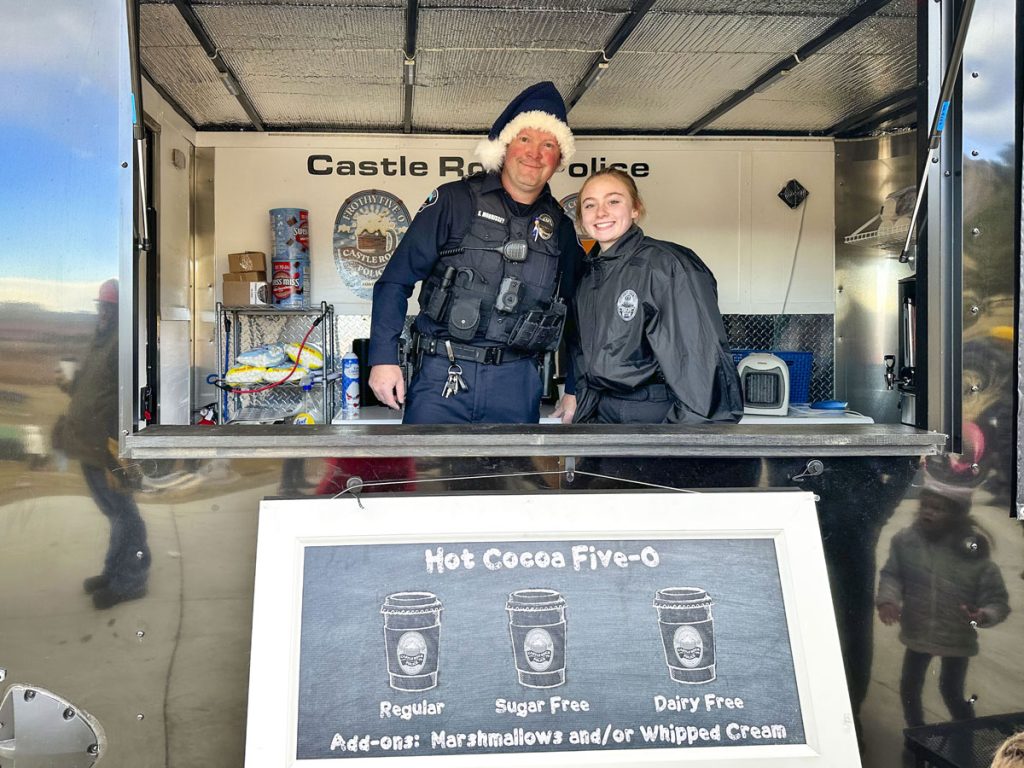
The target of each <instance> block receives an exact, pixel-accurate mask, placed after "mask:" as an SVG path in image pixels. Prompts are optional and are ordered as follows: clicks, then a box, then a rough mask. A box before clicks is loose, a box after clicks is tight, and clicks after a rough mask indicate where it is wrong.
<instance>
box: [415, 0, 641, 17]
mask: <svg viewBox="0 0 1024 768" xmlns="http://www.w3.org/2000/svg"><path fill="white" fill-rule="evenodd" d="M419 5H420V10H421V11H422V10H424V9H432V10H442V9H443V10H446V11H450V12H453V13H455V12H458V11H460V10H468V9H476V10H482V9H491V10H496V9H497V10H507V11H529V12H531V13H549V12H552V11H554V12H563V11H573V12H577V11H579V12H590V11H607V12H610V13H620V14H626V13H629V12H630V11H631V10H632V9H633V3H632V2H631V0H545V1H544V3H543V4H540V3H538V2H536V0H459V2H458V3H457V4H456V3H452V2H451V0H422V1H421V2H420V4H419Z"/></svg>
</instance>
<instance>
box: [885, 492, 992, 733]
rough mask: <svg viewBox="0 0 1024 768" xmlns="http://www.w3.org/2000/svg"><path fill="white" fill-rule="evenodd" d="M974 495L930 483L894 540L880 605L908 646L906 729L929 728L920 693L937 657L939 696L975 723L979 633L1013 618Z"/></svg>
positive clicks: (903, 680)
mask: <svg viewBox="0 0 1024 768" xmlns="http://www.w3.org/2000/svg"><path fill="white" fill-rule="evenodd" d="M970 508H971V491H970V489H967V488H961V487H956V486H951V485H946V484H942V483H939V482H937V481H929V482H927V483H926V485H925V486H924V488H923V489H922V491H921V496H920V507H919V508H918V511H917V517H916V519H915V521H914V523H913V524H912V525H910V526H908V527H906V528H904V529H903V530H901V531H899V532H898V533H897V534H896V535H895V536H893V538H892V543H891V545H890V551H889V559H888V561H887V562H886V563H885V566H884V567H883V568H882V571H881V575H880V578H879V583H878V597H877V598H876V600H875V606H876V607H877V609H878V616H879V618H880V619H881V621H882V623H883V624H887V625H890V624H895V623H896V622H897V621H898V622H899V624H900V641H901V642H902V643H903V644H904V645H905V646H906V652H905V654H904V656H903V670H902V673H901V675H900V699H901V700H902V702H903V715H904V718H905V720H906V723H907V726H908V727H913V726H916V725H922V724H923V723H924V711H923V708H922V704H921V692H922V690H923V688H924V681H925V674H926V672H927V670H928V665H929V664H930V663H931V660H932V657H933V656H938V657H940V658H941V659H942V662H941V664H942V666H941V670H940V672H939V691H940V693H941V694H942V699H943V701H944V702H945V703H946V707H947V708H948V709H949V714H950V716H951V717H952V718H953V719H954V720H964V719H967V718H971V717H974V707H973V705H972V703H971V702H970V701H968V700H966V699H965V698H964V683H965V681H966V679H967V663H968V661H969V659H970V657H971V656H976V655H977V653H978V632H977V628H978V627H991V626H994V625H996V624H998V623H999V622H1001V621H1002V620H1003V619H1005V618H1006V616H1007V614H1009V612H1010V606H1009V604H1008V595H1007V592H1006V584H1005V583H1004V582H1003V577H1002V574H1001V573H1000V572H999V568H998V567H997V566H996V564H995V563H993V562H992V560H991V559H990V556H989V555H990V552H991V548H992V543H991V541H990V540H989V538H988V536H987V535H986V534H985V532H984V531H983V530H982V529H981V528H980V527H979V526H978V524H977V522H976V521H975V520H974V518H972V517H971V516H970V514H969V512H970Z"/></svg>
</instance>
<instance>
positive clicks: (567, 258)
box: [369, 82, 583, 424]
mask: <svg viewBox="0 0 1024 768" xmlns="http://www.w3.org/2000/svg"><path fill="white" fill-rule="evenodd" d="M573 150H574V142H573V136H572V132H571V131H570V130H569V126H568V125H567V124H566V110H565V103H564V102H563V101H562V97H561V96H560V95H559V93H558V91H557V90H556V89H555V86H554V84H553V83H551V82H543V83H537V84H535V85H532V86H530V87H529V88H527V89H526V90H525V91H523V92H522V93H520V94H519V95H518V96H517V97H516V98H515V99H513V100H512V101H511V102H510V103H509V105H508V107H506V108H505V111H504V112H503V113H502V114H501V116H500V117H499V118H498V119H497V120H496V121H495V123H494V125H493V126H492V127H491V130H490V133H489V134H488V137H487V138H486V139H484V140H482V141H481V142H480V144H479V145H478V146H477V148H476V155H477V157H478V158H479V160H480V162H481V164H482V165H483V167H484V168H485V169H486V170H485V172H484V173H480V174H476V175H473V176H470V177H469V178H466V179H461V180H459V181H455V182H451V183H449V184H445V185H443V186H441V187H439V188H438V189H436V190H434V191H433V192H431V194H430V196H429V197H428V198H427V200H426V202H425V203H424V204H423V206H422V207H421V208H420V210H419V212H418V213H417V214H416V218H415V219H414V220H413V222H412V225H411V226H410V227H409V230H408V232H407V233H406V234H405V237H403V238H402V242H401V243H400V244H399V246H398V248H397V249H396V250H395V253H394V255H393V256H392V257H391V260H390V262H389V263H388V265H387V267H386V268H385V270H384V272H383V274H381V276H380V278H379V279H378V280H377V283H376V285H375V286H374V289H373V316H372V324H371V331H370V352H369V364H370V365H371V366H372V367H371V370H370V377H369V384H370V387H371V388H372V389H373V392H374V394H375V395H376V396H377V398H378V399H379V400H380V401H381V403H383V404H384V405H386V406H388V407H390V408H396V409H397V408H401V407H402V406H403V405H404V406H405V414H404V418H403V423H405V424H456V423H473V422H479V423H536V422H537V421H538V420H539V417H540V396H541V379H540V375H539V372H538V359H539V357H540V355H542V354H543V353H544V352H546V351H549V350H552V349H554V348H555V347H556V346H557V345H558V342H559V338H560V337H561V333H562V329H563V326H564V322H565V319H566V317H567V316H568V310H567V307H566V303H565V300H564V299H563V297H568V296H571V295H572V292H573V288H574V286H573V284H572V283H573V271H574V268H575V265H576V264H578V263H580V261H581V259H582V257H583V251H582V249H581V248H580V245H579V242H578V240H577V239H576V235H575V230H574V228H573V224H572V222H571V221H569V219H568V218H567V217H566V216H564V215H563V213H562V209H561V207H560V206H559V204H558V202H557V201H556V200H555V199H554V198H553V197H552V196H551V192H550V190H549V188H548V184H547V182H548V180H549V179H550V178H551V176H552V174H554V172H555V171H556V170H557V169H559V168H561V167H564V166H565V164H566V163H568V161H569V159H570V158H571V157H572V154H573ZM417 282H422V287H421V290H420V295H419V305H420V312H419V315H418V316H417V317H416V320H415V324H414V326H413V333H412V345H411V349H409V354H408V360H409V363H410V364H411V365H412V366H413V368H414V372H413V375H412V379H411V383H410V385H409V388H408V391H406V385H405V381H404V378H403V371H402V369H401V368H400V367H399V360H398V349H399V338H400V336H401V333H402V330H403V326H404V323H405V315H406V310H407V307H408V299H409V296H410V295H411V294H412V290H413V287H414V286H415V284H416V283H417ZM568 388H569V389H570V390H571V382H570V383H569V385H568Z"/></svg>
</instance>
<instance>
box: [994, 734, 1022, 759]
mask: <svg viewBox="0 0 1024 768" xmlns="http://www.w3.org/2000/svg"><path fill="white" fill-rule="evenodd" d="M991 768H1024V731H1022V732H1020V733H1015V734H1013V736H1010V737H1009V738H1008V739H1006V741H1004V742H1003V743H1002V744H1000V745H999V748H998V749H997V750H996V753H995V755H993V756H992V766H991Z"/></svg>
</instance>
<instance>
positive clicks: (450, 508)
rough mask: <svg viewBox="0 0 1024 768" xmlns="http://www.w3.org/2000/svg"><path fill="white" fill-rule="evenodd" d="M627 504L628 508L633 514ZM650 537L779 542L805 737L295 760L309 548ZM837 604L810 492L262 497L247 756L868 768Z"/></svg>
mask: <svg viewBox="0 0 1024 768" xmlns="http://www.w3.org/2000/svg"><path fill="white" fill-rule="evenodd" d="M624 508H625V509H628V510H629V512H628V514H627V515H624V514H623V509H624ZM513 525H514V528H513ZM649 538H658V539H742V538H770V539H773V540H774V543H775V552H776V556H777V560H778V565H779V577H780V582H781V586H782V595H783V602H784V609H785V615H786V622H787V624H788V629H789V635H790V643H791V649H792V656H793V664H794V669H795V674H796V684H797V691H798V697H799V702H800V708H801V711H802V715H803V726H804V735H805V742H806V743H804V744H796V745H789V744H787V745H754V746H722V747H713V746H709V747H703V746H702V747H699V748H697V747H687V748H681V747H668V748H646V749H619V750H606V751H596V750H581V751H557V752H556V751H552V752H526V753H513V754H468V755H453V754H447V753H446V754H438V755H436V756H435V755H430V756H413V757H410V756H408V755H402V754H401V753H397V754H393V755H386V756H383V755H378V756H375V757H365V758H362V757H339V758H337V759H316V760H311V759H310V760H306V759H303V760H297V759H296V744H297V726H298V680H299V646H300V630H301V609H302V587H303V562H304V550H305V548H306V547H308V546H323V545H366V544H378V543H379V544H404V543H410V544H411V543H419V542H424V543H426V542H429V543H444V542H448V541H451V542H467V541H505V540H507V541H516V542H521V541H545V540H565V539H571V540H581V541H583V540H587V539H619V540H629V539H649ZM833 616H834V614H833V609H832V597H831V593H830V591H829V586H828V577H827V573H826V569H825V560H824V554H823V551H822V545H821V538H820V533H819V528H818V522H817V514H816V510H815V506H814V496H813V494H810V493H803V492H785V493H780V492H768V491H765V492H758V491H753V492H742V493H705V494H689V493H687V494H683V493H666V494H661V493H610V494H578V495H577V494H533V495H511V494H510V495H502V494H494V495H474V496H433V497H432V496H420V495H416V496H412V495H410V496H401V495H394V496H366V497H363V498H362V500H361V502H357V501H356V500H355V499H353V498H351V497H342V498H339V499H310V500H298V501H295V500H268V501H264V502H262V503H261V505H260V518H259V539H258V544H257V557H256V583H255V598H254V606H253V635H252V652H251V657H250V679H249V707H248V725H247V736H246V756H245V765H246V768H257V767H258V768H267V767H268V766H281V767H282V768H292V767H293V766H313V765H315V766H317V767H318V768H319V767H320V766H323V765H326V764H330V765H335V764H337V765H346V766H352V768H365V766H370V765H373V766H376V767H377V768H381V766H382V765H383V766H385V768H405V767H406V766H409V765H413V764H415V765H438V766H440V765H444V766H446V768H447V767H450V766H451V767H454V768H461V767H463V766H466V767H468V766H494V767H495V768H504V767H505V766H513V765H518V764H521V763H526V762H529V764H530V765H531V766H532V767H534V768H547V767H548V766H552V767H554V766H558V767H560V768H571V767H574V766H580V767H582V766H601V767H602V768H625V767H626V766H643V767H646V766H665V765H670V764H671V765H676V764H679V765H686V766H688V767H690V766H711V765H721V764H723V763H727V764H730V765H733V764H741V763H742V764H748V763H754V764H756V765H757V766H759V768H760V767H761V766H764V767H765V768H802V767H803V766H830V768H845V767H846V766H851V767H852V766H859V765H860V759H859V756H858V750H857V743H856V736H855V731H854V725H853V723H854V721H853V715H852V712H851V708H850V701H849V695H848V693H847V686H846V679H845V676H844V673H843V661H842V656H841V653H840V647H839V638H838V634H837V631H836V625H835V621H834V619H833Z"/></svg>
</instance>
